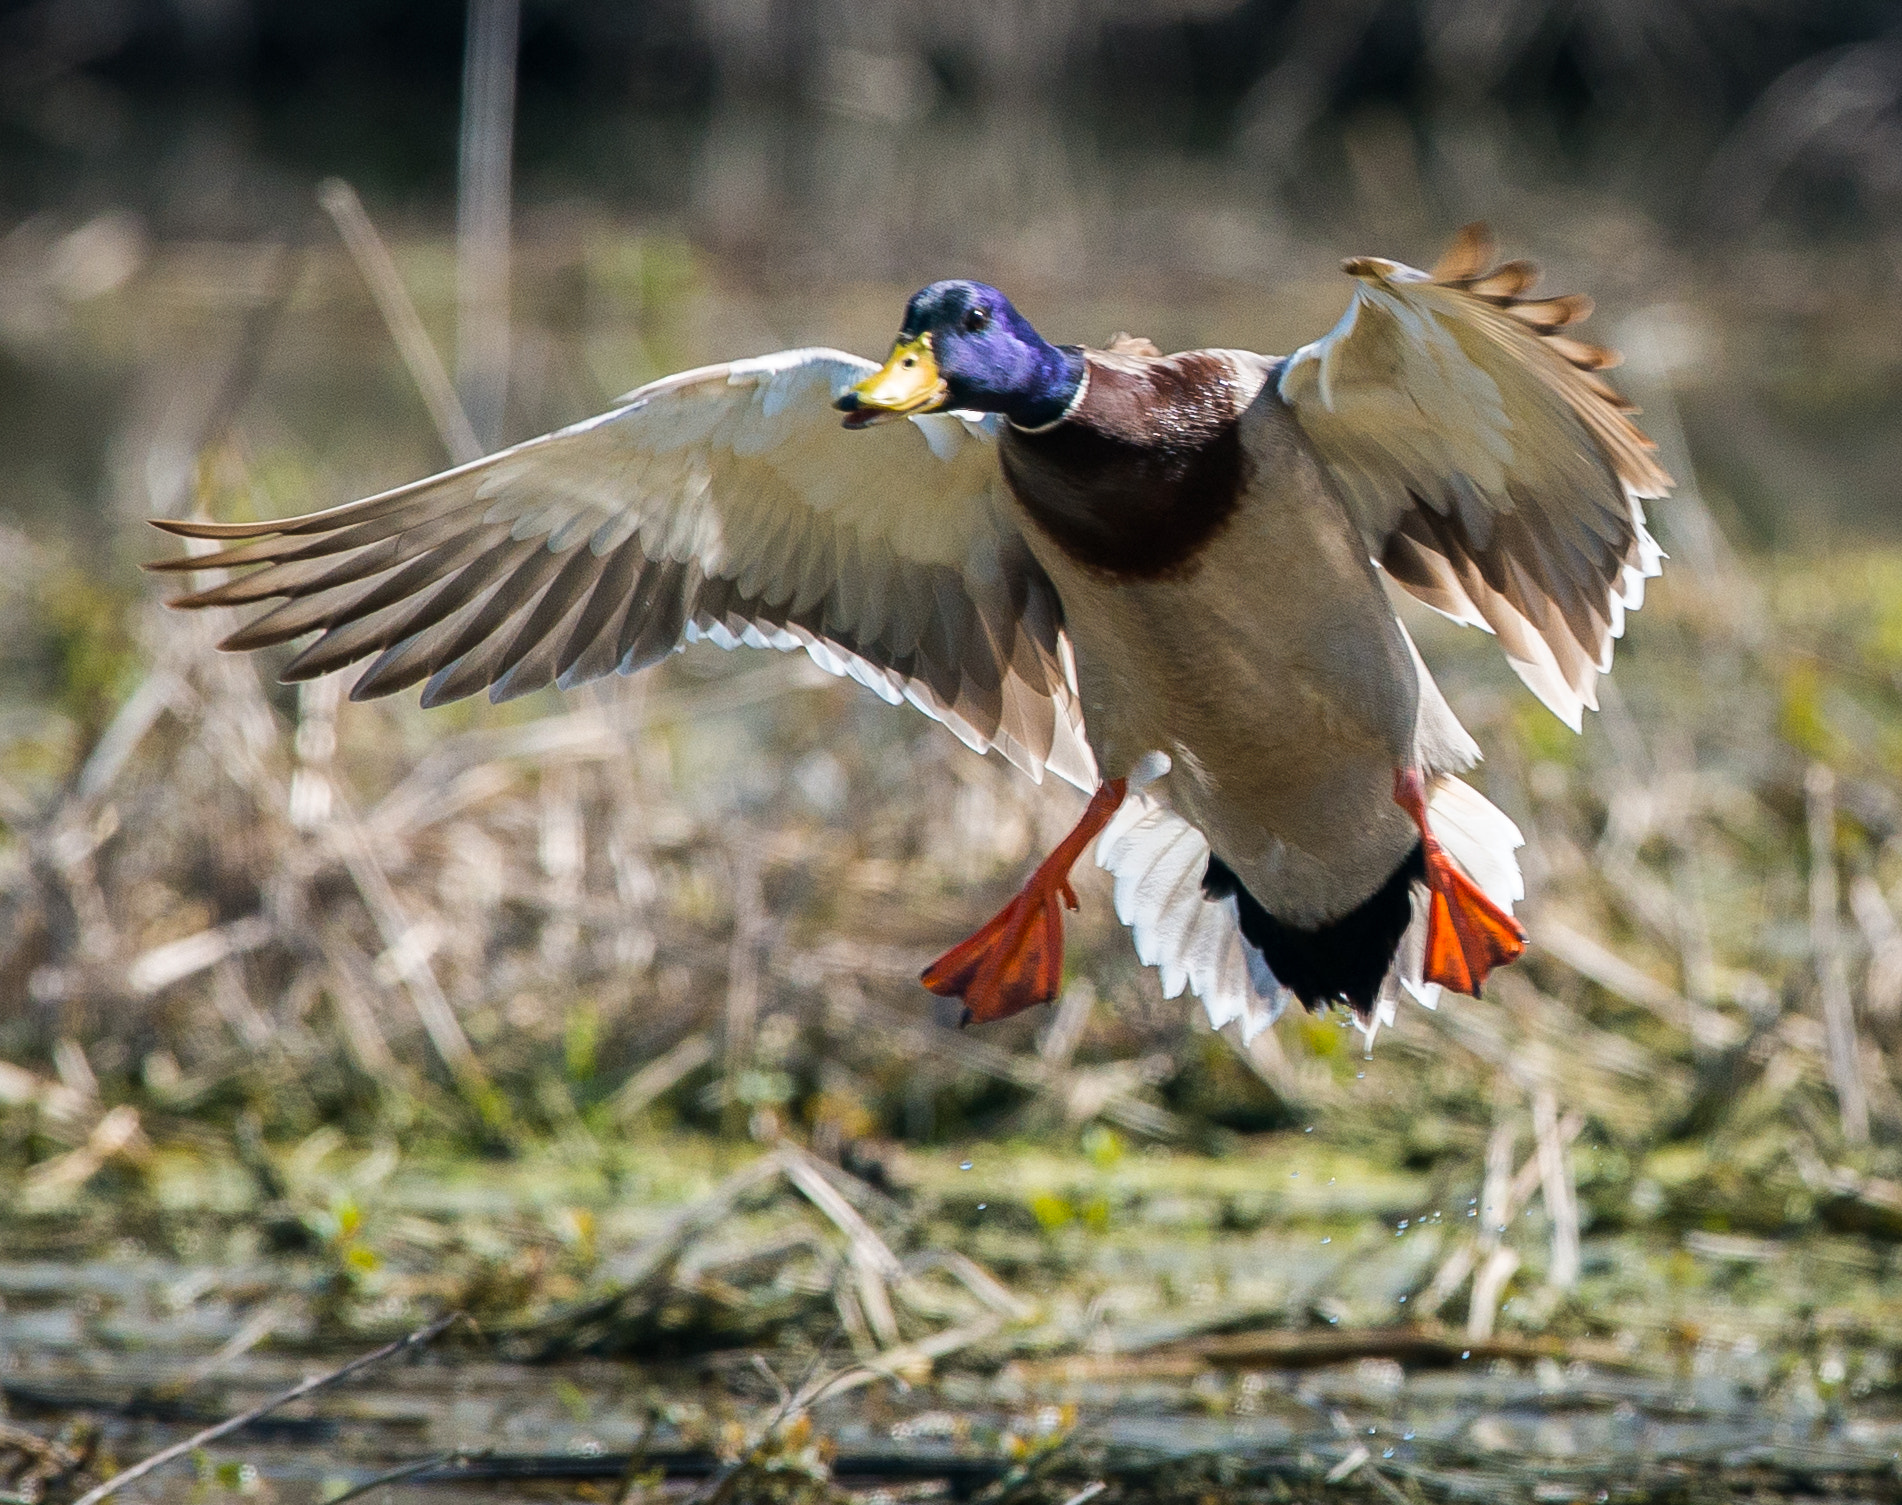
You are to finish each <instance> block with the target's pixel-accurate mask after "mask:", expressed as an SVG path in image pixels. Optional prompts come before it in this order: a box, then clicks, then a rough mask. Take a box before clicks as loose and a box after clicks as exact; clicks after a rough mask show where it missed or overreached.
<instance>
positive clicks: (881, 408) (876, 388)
mask: <svg viewBox="0 0 1902 1505" xmlns="http://www.w3.org/2000/svg"><path fill="white" fill-rule="evenodd" d="M949 396H950V393H949V392H948V390H947V389H946V387H945V383H944V378H943V377H942V376H940V375H939V374H938V361H937V357H936V356H934V355H933V354H932V353H931V335H930V333H929V332H928V331H927V332H926V333H923V334H918V335H914V336H912V338H910V339H909V340H900V341H899V342H898V343H897V344H896V345H894V346H893V347H892V353H891V358H890V359H889V360H887V361H886V362H885V364H884V365H883V366H881V367H880V368H879V369H878V370H877V371H875V372H873V373H872V374H871V375H870V376H868V377H866V378H865V380H864V381H862V382H860V383H859V384H858V385H857V386H856V387H853V388H852V389H851V390H850V391H849V392H847V393H845V395H844V396H842V397H840V398H839V400H838V401H837V402H836V403H835V404H833V405H834V406H835V407H837V408H838V409H839V410H840V411H841V412H843V413H844V414H845V426H846V427H847V428H850V429H859V428H865V427H867V426H868V425H870V424H874V423H884V422H887V421H888V420H890V419H893V418H902V417H904V416H905V415H906V414H908V413H935V412H936V411H937V410H938V409H939V408H941V407H943V406H944V405H945V402H946V401H947V400H948V398H949Z"/></svg>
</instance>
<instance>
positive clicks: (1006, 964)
mask: <svg viewBox="0 0 1902 1505" xmlns="http://www.w3.org/2000/svg"><path fill="white" fill-rule="evenodd" d="M1127 787H1128V784H1127V781H1126V780H1123V779H1105V780H1104V781H1103V782H1102V783H1101V784H1098V785H1097V786H1096V793H1095V794H1093V795H1091V796H1090V803H1089V805H1088V806H1087V807H1085V809H1084V811H1083V818H1082V819H1081V820H1079V821H1078V822H1077V823H1076V825H1075V827H1074V828H1072V830H1071V832H1070V834H1069V835H1068V836H1066V837H1064V838H1063V840H1062V841H1060V842H1058V843H1057V846H1056V850H1055V851H1053V852H1051V854H1050V855H1049V856H1048V857H1046V858H1044V860H1043V861H1042V862H1040V863H1039V864H1038V865H1037V871H1036V872H1034V873H1032V874H1031V875H1030V881H1029V882H1027V883H1026V884H1024V886H1023V888H1022V890H1021V891H1019V893H1018V895H1017V897H1016V898H1014V899H1012V900H1011V901H1010V903H1008V904H1006V905H1005V906H1004V907H1003V908H1002V909H1001V910H999V911H998V912H997V913H996V914H995V915H993V916H992V917H991V919H990V920H989V921H988V922H986V924H985V925H984V926H983V928H982V929H980V930H978V931H977V933H976V934H974V935H972V936H971V937H970V938H969V939H967V940H962V941H959V942H958V944H957V945H955V946H953V947H952V948H951V949H950V950H949V951H947V952H945V954H944V955H943V956H941V957H939V958H938V959H937V960H936V961H935V962H933V963H932V964H931V965H930V966H928V967H926V968H925V970H924V975H923V976H922V977H921V978H920V979H919V980H920V981H921V982H923V983H924V985H925V986H926V987H927V988H929V989H930V990H931V991H932V992H934V993H936V994H938V995H939V996H940V997H941V998H962V999H963V1000H964V1004H965V1008H964V1022H965V1023H966V1024H970V1023H972V1022H973V1021H975V1022H977V1023H979V1024H989V1023H990V1022H991V1021H992V1020H993V1019H1008V1018H1009V1017H1010V1016H1011V1015H1012V1014H1020V1013H1022V1012H1023V1011H1024V1010H1025V1009H1027V1008H1030V1007H1031V1006H1032V1005H1034V1004H1039V1003H1048V1002H1049V1001H1050V1000H1051V999H1052V998H1055V997H1056V996H1057V988H1058V986H1059V984H1060V983H1061V982H1062V980H1063V909H1062V908H1061V906H1062V905H1066V904H1067V905H1068V906H1069V907H1070V908H1071V909H1075V908H1076V891H1075V890H1074V889H1072V888H1071V887H1070V869H1071V868H1072V867H1074V866H1075V865H1076V860H1077V858H1079V857H1081V856H1082V855H1083V849H1084V848H1085V847H1086V846H1088V845H1089V844H1090V842H1091V841H1093V840H1094V839H1095V837H1096V834H1097V832H1099V831H1101V830H1102V829H1103V827H1105V826H1106V825H1108V824H1109V820H1110V817H1111V816H1112V815H1114V814H1115V813H1116V809H1117V807H1118V806H1119V805H1121V804H1122V803H1123V795H1124V792H1125V791H1126V789H1127Z"/></svg>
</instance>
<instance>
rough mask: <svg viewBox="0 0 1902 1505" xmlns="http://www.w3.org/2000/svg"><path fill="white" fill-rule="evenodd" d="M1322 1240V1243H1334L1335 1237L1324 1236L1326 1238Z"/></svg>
mask: <svg viewBox="0 0 1902 1505" xmlns="http://www.w3.org/2000/svg"><path fill="white" fill-rule="evenodd" d="M1321 1242H1322V1243H1324V1244H1331V1243H1333V1242H1334V1240H1333V1239H1331V1238H1324V1239H1322V1240H1321Z"/></svg>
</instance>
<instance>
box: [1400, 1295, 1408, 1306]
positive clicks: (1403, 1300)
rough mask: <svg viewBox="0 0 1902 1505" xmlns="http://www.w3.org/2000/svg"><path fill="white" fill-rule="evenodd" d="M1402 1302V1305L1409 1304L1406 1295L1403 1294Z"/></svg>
mask: <svg viewBox="0 0 1902 1505" xmlns="http://www.w3.org/2000/svg"><path fill="white" fill-rule="evenodd" d="M1400 1304H1401V1305H1402V1306H1405V1305H1406V1304H1407V1298H1406V1297H1404V1296H1402V1297H1401V1298H1400Z"/></svg>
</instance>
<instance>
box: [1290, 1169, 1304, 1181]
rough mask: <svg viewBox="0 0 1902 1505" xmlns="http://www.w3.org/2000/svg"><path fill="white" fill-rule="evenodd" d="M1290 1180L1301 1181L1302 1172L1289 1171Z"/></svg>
mask: <svg viewBox="0 0 1902 1505" xmlns="http://www.w3.org/2000/svg"><path fill="white" fill-rule="evenodd" d="M1288 1179H1289V1180H1290V1181H1299V1180H1300V1179H1301V1172H1299V1171H1289V1172H1288Z"/></svg>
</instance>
